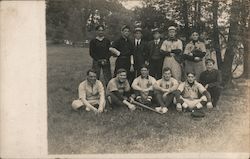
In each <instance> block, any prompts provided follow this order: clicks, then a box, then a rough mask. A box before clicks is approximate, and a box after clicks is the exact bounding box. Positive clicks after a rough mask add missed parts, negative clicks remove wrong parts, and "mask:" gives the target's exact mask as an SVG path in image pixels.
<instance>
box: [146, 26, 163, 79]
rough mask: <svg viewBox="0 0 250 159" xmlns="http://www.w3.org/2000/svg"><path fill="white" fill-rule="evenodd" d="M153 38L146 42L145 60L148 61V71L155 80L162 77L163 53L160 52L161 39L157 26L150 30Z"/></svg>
mask: <svg viewBox="0 0 250 159" xmlns="http://www.w3.org/2000/svg"><path fill="white" fill-rule="evenodd" d="M152 32H153V36H154V40H152V41H150V42H149V43H148V54H147V57H146V58H147V61H148V63H149V73H150V75H151V76H153V77H155V78H156V79H157V80H158V79H160V78H161V77H162V65H163V58H164V57H163V55H162V53H161V52H160V48H161V45H162V43H163V40H162V39H161V34H160V31H159V29H158V28H155V29H153V30H152Z"/></svg>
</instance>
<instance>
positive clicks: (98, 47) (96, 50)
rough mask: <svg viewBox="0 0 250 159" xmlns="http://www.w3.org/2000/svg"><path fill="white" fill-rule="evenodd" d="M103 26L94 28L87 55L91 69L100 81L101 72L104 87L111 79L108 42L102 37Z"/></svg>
mask: <svg viewBox="0 0 250 159" xmlns="http://www.w3.org/2000/svg"><path fill="white" fill-rule="evenodd" d="M104 30H105V28H104V26H103V25H98V26H97V27H96V38H95V39H92V40H91V41H90V45H89V53H90V56H91V57H92V59H93V65H92V68H93V69H95V70H96V71H97V79H100V74H101V70H102V71H103V76H104V82H105V85H107V84H108V81H109V80H110V79H111V69H110V61H109V58H110V56H111V54H110V51H109V48H110V40H109V39H107V38H105V37H104Z"/></svg>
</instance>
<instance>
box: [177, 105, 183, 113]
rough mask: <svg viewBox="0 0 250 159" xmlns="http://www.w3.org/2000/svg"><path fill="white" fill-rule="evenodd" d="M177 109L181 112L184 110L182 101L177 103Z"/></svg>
mask: <svg viewBox="0 0 250 159" xmlns="http://www.w3.org/2000/svg"><path fill="white" fill-rule="evenodd" d="M176 110H177V111H178V112H181V111H182V106H181V103H177V104H176Z"/></svg>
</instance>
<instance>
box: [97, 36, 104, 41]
mask: <svg viewBox="0 0 250 159" xmlns="http://www.w3.org/2000/svg"><path fill="white" fill-rule="evenodd" d="M96 39H97V40H99V41H102V40H103V39H104V36H102V37H99V36H97V37H96Z"/></svg>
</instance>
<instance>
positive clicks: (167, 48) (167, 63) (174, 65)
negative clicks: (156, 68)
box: [161, 26, 182, 81]
mask: <svg viewBox="0 0 250 159" xmlns="http://www.w3.org/2000/svg"><path fill="white" fill-rule="evenodd" d="M176 33H177V32H176V28H175V27H174V26H171V27H169V28H168V35H169V38H168V39H167V40H165V41H164V42H163V44H162V46H161V52H162V54H163V55H164V56H165V58H164V62H163V68H165V67H169V68H170V69H171V71H172V74H173V77H174V78H175V79H176V80H178V81H181V72H182V71H181V54H182V41H181V40H179V39H177V38H176Z"/></svg>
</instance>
